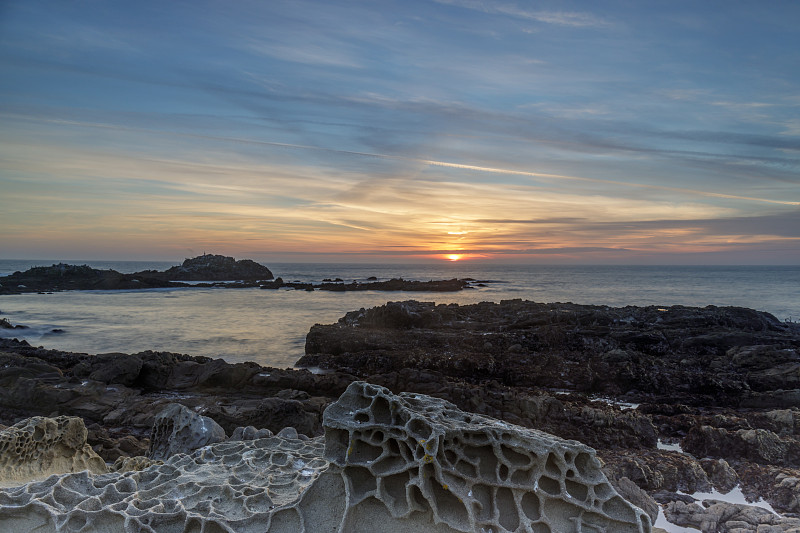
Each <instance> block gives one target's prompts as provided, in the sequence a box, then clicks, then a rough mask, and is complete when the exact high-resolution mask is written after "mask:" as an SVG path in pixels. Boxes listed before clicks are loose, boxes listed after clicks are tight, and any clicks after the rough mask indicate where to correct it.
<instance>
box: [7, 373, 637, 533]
mask: <svg viewBox="0 0 800 533" xmlns="http://www.w3.org/2000/svg"><path fill="white" fill-rule="evenodd" d="M325 431H326V435H325V437H324V439H323V438H322V437H318V438H315V439H307V438H306V439H305V440H303V439H301V438H293V437H294V435H290V434H288V433H289V432H286V434H284V435H280V434H279V435H277V436H274V437H269V438H264V439H255V440H241V441H227V442H222V443H217V444H212V445H209V446H205V447H203V448H200V449H198V450H196V451H194V452H192V453H191V454H177V455H173V456H172V457H170V458H169V459H167V460H166V461H165V463H164V464H163V465H153V466H150V467H148V468H146V469H144V470H142V471H130V472H125V473H111V474H105V475H98V476H93V475H90V474H88V473H86V472H84V473H80V474H67V475H63V476H60V477H56V476H53V477H51V478H50V479H48V480H47V481H45V482H40V483H34V484H31V485H28V486H26V487H19V488H16V489H9V490H5V491H0V531H5V530H10V531H16V530H22V531H27V530H33V529H35V528H39V529H36V531H37V532H42V533H44V532H49V531H58V532H79V531H80V532H91V531H125V532H131V533H132V532H139V531H157V532H158V533H171V532H173V531H175V532H205V533H209V532H213V533H217V532H223V531H227V532H237V533H238V532H242V533H249V532H259V533H263V532H265V531H269V532H270V533H312V532H314V533H316V532H331V533H334V532H336V533H374V532H376V531H380V532H381V533H446V532H455V531H461V532H476V533H479V532H483V533H488V532H492V533H501V532H509V531H514V532H535V533H571V532H575V533H626V532H631V533H648V532H650V531H651V526H650V520H649V518H648V517H647V515H645V514H644V512H642V511H641V510H640V509H638V508H636V507H634V506H633V505H631V504H630V503H628V502H627V501H625V500H624V499H622V498H621V497H620V496H619V495H618V494H617V492H616V491H615V490H614V489H613V487H612V486H611V484H610V483H609V482H608V480H607V479H606V477H605V476H604V474H603V473H602V471H601V470H600V465H599V462H598V460H597V458H596V457H595V455H594V450H592V449H591V448H589V447H587V446H584V445H582V444H580V443H578V442H575V441H565V440H562V439H558V438H556V437H553V436H551V435H548V434H546V433H542V432H539V431H535V430H530V429H525V428H521V427H518V426H513V425H511V424H507V423H504V422H500V421H498V420H494V419H490V418H487V417H483V416H478V415H472V414H469V413H465V412H463V411H460V410H458V409H456V408H455V407H454V406H453V405H452V404H450V403H448V402H446V401H444V400H440V399H436V398H431V397H428V396H424V395H420V394H407V393H403V394H400V395H397V396H395V395H393V394H391V393H390V392H389V391H388V390H387V389H384V388H382V387H378V386H374V385H369V384H366V383H363V382H357V383H353V384H351V385H350V387H349V388H348V389H347V391H346V392H345V393H344V394H343V395H342V397H341V398H340V399H339V400H338V401H337V402H335V403H334V404H332V405H331V406H330V407H329V408H328V409H327V410H326V412H325ZM282 433H283V432H282ZM323 453H324V456H323Z"/></svg>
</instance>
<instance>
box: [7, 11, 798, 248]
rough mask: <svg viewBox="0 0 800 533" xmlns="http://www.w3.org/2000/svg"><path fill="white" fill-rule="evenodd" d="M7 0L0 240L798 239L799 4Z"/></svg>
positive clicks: (560, 244)
mask: <svg viewBox="0 0 800 533" xmlns="http://www.w3.org/2000/svg"><path fill="white" fill-rule="evenodd" d="M4 9H5V11H4V12H3V17H2V18H0V36H2V37H0V69H2V70H0V72H2V73H3V75H2V76H0V110H1V111H0V163H1V166H0V187H1V188H2V191H3V194H2V196H0V223H2V224H3V227H4V234H3V236H2V237H0V239H2V241H1V242H0V243H1V244H2V246H0V250H2V251H0V254H2V256H3V257H6V258H22V257H29V258H37V257H42V258H51V257H56V256H57V257H62V258H65V259H68V258H79V257H83V258H86V257H96V258H106V257H107V258H112V259H113V258H130V259H138V258H144V259H174V258H180V257H183V255H185V250H187V249H207V250H215V251H218V252H220V253H226V254H228V255H236V256H240V257H245V256H253V258H256V259H261V260H265V261H271V260H272V261H278V260H295V259H299V260H307V259H308V258H314V259H316V260H325V258H329V259H335V260H342V259H343V258H347V257H350V258H353V260H357V261H368V260H369V261H376V262H381V261H393V260H408V259H413V260H439V259H436V258H440V257H442V256H445V255H447V254H448V253H461V254H464V255H467V256H471V257H474V258H483V259H486V260H490V259H492V258H495V259H496V260H514V261H539V262H585V261H591V262H595V263H603V262H611V263H620V262H632V263H636V262H640V263H641V262H646V263H657V262H663V263H671V262H689V263H698V262H699V263H707V262H709V261H715V258H717V259H716V260H718V261H722V262H740V263H754V262H755V263H758V262H761V263H775V262H777V263H792V264H797V263H798V262H800V246H798V240H797V239H798V236H797V234H796V231H791V230H787V229H786V228H791V227H794V226H793V225H794V224H796V223H797V217H798V212H799V211H800V210H799V209H798V208H800V98H798V97H797V94H800V73H798V72H797V71H796V69H795V68H793V65H795V64H796V63H797V60H798V59H800V57H798V56H800V52H798V50H800V39H799V38H798V35H797V32H796V31H795V29H794V28H793V25H792V24H791V23H790V22H789V21H791V20H793V19H796V18H797V17H798V16H800V7H798V6H796V5H794V4H791V3H779V4H777V5H773V6H772V8H771V9H767V8H764V7H759V6H755V5H753V6H746V5H737V6H728V7H726V10H725V13H724V16H720V14H719V13H718V12H716V10H714V9H712V8H711V7H710V6H702V5H701V6H697V5H689V4H686V5H675V6H670V8H669V9H667V8H666V7H663V8H662V7H659V6H645V5H636V6H631V5H630V4H628V3H624V2H613V1H612V2H607V3H603V4H602V5H600V4H595V3H590V2H574V3H570V4H569V5H568V6H566V7H565V5H564V4H562V3H558V4H549V3H544V4H540V5H537V6H536V8H535V9H534V8H530V7H527V6H526V5H525V4H523V3H518V2H511V1H509V2H495V3H490V4H487V3H484V2H474V1H472V0H431V1H418V0H412V1H410V2H406V3H402V4H397V3H392V2H383V1H381V2H378V3H377V4H376V3H371V2H360V1H356V2H352V3H348V4H341V5H340V4H330V3H324V2H318V1H310V0H302V1H288V0H286V1H282V0H276V1H275V2H269V3H264V4H256V3H244V4H236V5H230V4H228V3H223V2H217V1H210V2H207V3H204V4H203V6H202V8H196V9H190V6H187V5H183V4H168V5H164V4H162V3H157V2H150V1H145V2H142V3H139V4H137V5H124V6H123V5H118V6H111V7H108V8H107V9H104V10H90V9H88V7H86V6H83V5H78V4H74V5H73V4H65V3H60V2H55V1H52V2H51V1H43V2H39V3H11V4H8V5H7V7H5V8H4ZM103 256H105V257H103Z"/></svg>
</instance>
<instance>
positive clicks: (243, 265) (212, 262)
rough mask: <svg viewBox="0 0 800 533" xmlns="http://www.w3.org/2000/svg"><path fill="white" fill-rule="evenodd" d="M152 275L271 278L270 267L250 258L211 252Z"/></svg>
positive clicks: (193, 278) (186, 278)
mask: <svg viewBox="0 0 800 533" xmlns="http://www.w3.org/2000/svg"><path fill="white" fill-rule="evenodd" d="M152 276H153V277H156V278H159V279H165V280H169V281H239V280H243V281H259V280H267V279H272V278H273V276H272V272H271V271H270V269H268V268H267V267H265V266H263V265H260V264H258V263H256V262H255V261H252V260H250V259H240V260H238V261H237V260H236V259H234V258H233V257H225V256H223V255H212V254H205V255H201V256H199V257H194V258H192V259H186V260H184V262H183V264H182V265H180V266H174V267H172V268H169V269H167V270H166V271H164V272H157V273H153V274H152Z"/></svg>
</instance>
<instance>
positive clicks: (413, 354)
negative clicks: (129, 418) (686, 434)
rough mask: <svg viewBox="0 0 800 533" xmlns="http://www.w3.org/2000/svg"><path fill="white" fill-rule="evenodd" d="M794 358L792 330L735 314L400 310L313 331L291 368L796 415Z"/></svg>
mask: <svg viewBox="0 0 800 533" xmlns="http://www.w3.org/2000/svg"><path fill="white" fill-rule="evenodd" d="M798 350H800V326H798V325H797V324H789V323H783V322H780V321H779V320H777V319H776V318H775V317H773V316H772V315H770V314H768V313H762V312H758V311H753V310H751V309H743V308H736V307H724V308H723V307H713V306H709V307H705V308H690V307H681V306H673V307H664V308H660V307H623V308H611V307H602V306H587V305H575V304H540V303H535V302H525V301H521V300H512V301H504V302H501V303H500V304H495V303H488V302H484V303H480V304H474V305H462V306H459V305H455V304H451V305H435V304H433V303H425V302H416V301H408V302H390V303H388V304H386V305H384V306H380V307H376V308H373V309H366V310H365V309H361V310H360V311H353V312H350V313H347V314H346V315H345V316H344V317H342V318H341V319H340V320H339V322H338V323H337V324H332V325H316V326H314V327H312V328H311V331H310V332H309V333H308V335H307V337H306V356H305V357H303V358H302V359H301V360H300V361H299V362H298V364H299V365H300V366H303V365H309V366H321V367H323V368H330V369H336V370H342V371H346V372H350V373H353V374H356V375H361V376H368V375H370V374H375V373H379V372H386V371H387V370H394V371H398V370H400V369H404V368H414V369H426V370H435V371H438V372H441V373H443V374H445V375H447V376H451V377H456V378H459V379H464V380H468V381H473V382H475V381H484V380H490V379H495V380H497V381H499V382H500V383H503V384H506V385H510V386H515V387H543V388H550V389H552V388H559V389H567V390H570V391H581V392H586V393H594V394H605V395H610V396H615V397H619V396H622V395H626V396H628V397H629V398H636V399H638V400H639V401H643V400H645V401H649V402H653V403H655V402H656V401H660V400H664V403H674V402H680V403H685V404H689V405H717V406H737V405H739V404H740V403H741V402H742V401H744V400H747V399H752V398H754V396H753V395H758V397H759V398H760V399H761V400H762V404H763V405H767V404H769V403H770V402H772V406H774V407H783V408H786V407H791V406H793V405H798V406H800V395H795V396H792V395H787V394H785V390H786V389H790V388H791V389H797V390H798V391H800V378H796V376H800V355H798ZM773 360H774V361H775V362H774V363H771V361H773ZM778 391H782V392H781V393H780V394H777V393H778ZM773 393H775V394H773ZM767 394H771V396H769V397H767V396H766V395H767ZM753 401H755V400H753Z"/></svg>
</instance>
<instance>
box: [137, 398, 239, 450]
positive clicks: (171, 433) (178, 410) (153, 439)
mask: <svg viewBox="0 0 800 533" xmlns="http://www.w3.org/2000/svg"><path fill="white" fill-rule="evenodd" d="M225 438H226V435H225V430H224V429H222V427H221V426H220V425H219V424H217V423H216V422H214V420H212V419H211V418H208V417H207V416H202V415H198V414H197V413H195V412H193V411H191V410H190V409H188V408H186V407H184V406H183V405H181V404H179V403H173V404H171V405H168V406H167V407H166V408H165V409H164V410H163V411H161V412H160V413H158V415H156V419H155V421H154V422H153V431H152V432H151V434H150V449H149V450H148V451H147V456H148V457H149V458H150V459H154V460H156V461H158V460H164V459H166V458H168V457H171V456H173V455H175V454H176V453H189V452H192V451H194V450H196V449H198V448H202V447H203V446H207V445H209V444H214V443H216V442H222V441H223V440H225Z"/></svg>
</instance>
